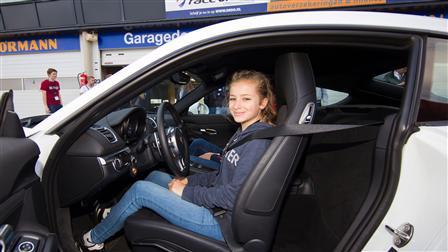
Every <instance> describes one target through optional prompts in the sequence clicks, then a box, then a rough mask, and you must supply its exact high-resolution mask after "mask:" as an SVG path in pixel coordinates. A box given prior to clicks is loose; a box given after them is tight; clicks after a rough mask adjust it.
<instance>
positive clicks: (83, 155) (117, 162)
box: [58, 107, 157, 206]
mask: <svg viewBox="0 0 448 252" xmlns="http://www.w3.org/2000/svg"><path fill="white" fill-rule="evenodd" d="M154 117H155V115H151V114H147V113H146V111H145V110H144V109H143V108H140V107H131V108H125V109H121V110H118V111H114V112H112V113H110V114H108V115H107V116H106V117H104V118H102V119H101V120H99V121H98V122H96V123H95V124H94V125H92V126H91V127H90V128H89V129H88V130H87V131H85V132H84V133H83V134H82V135H81V136H80V137H79V138H78V139H77V140H76V141H75V143H74V144H73V145H72V146H71V147H70V149H69V150H68V151H67V153H66V155H65V156H64V157H63V160H62V163H61V164H62V166H61V167H60V169H61V170H60V174H61V176H60V177H59V185H58V186H59V199H60V203H61V205H62V206H69V205H71V204H74V203H76V202H79V201H80V200H82V199H84V198H87V197H89V196H91V195H94V194H95V193H97V192H99V191H101V190H103V189H104V188H105V187H106V186H108V185H109V184H110V183H112V182H113V181H115V180H117V179H119V178H120V177H123V176H129V175H130V173H131V171H130V170H131V168H132V169H134V170H135V169H136V170H140V171H141V170H144V169H149V168H151V167H153V166H154V165H156V164H157V161H156V158H154V156H153V155H152V151H151V147H150V146H148V145H147V143H148V141H147V138H148V137H150V136H151V135H152V134H153V133H154V132H156V131H157V125H156V122H155V119H154Z"/></svg>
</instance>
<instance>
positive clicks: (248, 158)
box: [182, 139, 270, 209]
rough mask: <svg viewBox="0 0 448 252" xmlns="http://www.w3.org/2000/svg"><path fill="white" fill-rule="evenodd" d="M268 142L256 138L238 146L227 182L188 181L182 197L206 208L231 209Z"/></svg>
mask: <svg viewBox="0 0 448 252" xmlns="http://www.w3.org/2000/svg"><path fill="white" fill-rule="evenodd" d="M269 144H270V140H264V139H257V140H252V141H250V142H248V143H246V144H244V145H242V146H240V147H238V149H240V150H241V151H239V152H238V155H239V156H240V159H239V160H238V163H237V166H236V167H235V168H234V173H233V176H232V178H231V181H229V183H226V184H224V185H215V186H213V187H206V186H201V185H196V186H192V185H190V183H189V185H188V186H186V187H185V188H184V190H183V193H182V198H183V199H185V200H187V201H190V202H192V203H195V204H196V205H199V206H205V207H208V208H214V207H221V208H224V209H232V208H233V205H234V203H235V199H236V197H237V195H238V192H239V191H240V189H241V186H242V185H243V183H244V181H245V180H246V178H247V176H248V175H249V173H250V172H251V171H252V169H253V168H255V166H256V165H257V163H258V161H259V160H260V158H261V157H262V156H263V154H264V152H265V151H266V149H267V148H268V146H269ZM223 162H227V161H223ZM229 169H232V168H229ZM189 181H190V178H189Z"/></svg>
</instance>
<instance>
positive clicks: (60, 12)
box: [0, 0, 448, 118]
mask: <svg viewBox="0 0 448 252" xmlns="http://www.w3.org/2000/svg"><path fill="white" fill-rule="evenodd" d="M447 5H448V4H447V3H445V2H440V1H412V0H408V1H406V0H387V1H386V0H365V1H360V0H346V1H331V0H315V1H303V0H286V1H281V0H280V1H279V0H277V1H276V0H271V1H270V0H253V1H237V0H151V1H140V0H114V1H101V0H50V1H48V0H2V1H0V92H3V91H6V90H9V89H12V90H14V92H15V104H16V111H17V113H18V114H19V116H20V117H21V118H24V117H28V116H33V115H38V114H44V109H43V105H42V98H41V95H40V90H39V89H40V83H41V81H42V80H43V79H45V78H46V70H47V69H48V68H50V67H51V68H55V69H57V70H58V80H59V82H60V83H61V96H62V100H63V103H68V102H69V101H71V100H73V99H75V98H76V97H77V96H79V88H80V81H79V79H80V78H79V77H80V74H81V73H86V74H88V75H93V76H94V77H95V79H96V82H97V83H99V82H100V81H101V80H103V79H104V78H105V77H106V76H108V75H109V74H113V73H115V72H117V71H119V70H120V69H121V68H123V67H124V66H126V65H128V64H130V63H131V62H133V61H134V60H136V59H138V58H139V57H141V56H143V55H144V54H146V53H149V52H151V51H152V50H154V49H155V48H157V47H158V46H160V45H163V44H165V43H167V42H169V41H171V40H173V39H175V38H177V37H180V36H182V35H183V34H185V33H188V32H191V31H192V30H195V29H198V28H200V27H202V26H206V25H209V24H213V23H216V22H222V21H225V20H229V19H234V18H239V17H243V16H248V15H256V14H263V13H275V12H279V11H292V10H309V9H330V8H331V9H340V10H374V11H389V12H403V13H412V14H418V15H435V16H438V17H442V18H445V17H446V7H447Z"/></svg>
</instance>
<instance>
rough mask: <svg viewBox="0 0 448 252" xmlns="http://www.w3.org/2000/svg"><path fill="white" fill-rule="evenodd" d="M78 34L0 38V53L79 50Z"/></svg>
mask: <svg viewBox="0 0 448 252" xmlns="http://www.w3.org/2000/svg"><path fill="white" fill-rule="evenodd" d="M79 50H80V45H79V36H78V35H77V34H71V35H54V36H41V37H33V38H27V39H20V38H19V39H0V55H7V54H27V53H47V52H59V51H79Z"/></svg>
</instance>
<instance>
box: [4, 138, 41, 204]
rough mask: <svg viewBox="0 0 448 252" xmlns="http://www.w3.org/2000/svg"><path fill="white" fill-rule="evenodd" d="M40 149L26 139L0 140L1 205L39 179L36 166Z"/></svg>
mask: <svg viewBox="0 0 448 252" xmlns="http://www.w3.org/2000/svg"><path fill="white" fill-rule="evenodd" d="M39 153H40V151H39V148H38V147H37V144H36V143H34V142H33V141H32V140H29V139H26V138H9V137H1V138H0V157H1V161H0V164H1V166H0V174H1V176H0V189H1V190H0V203H1V202H3V201H5V200H6V199H7V198H8V197H9V196H10V195H11V194H12V193H13V192H14V191H18V190H20V189H23V188H26V187H27V185H28V184H31V183H32V182H33V181H35V180H36V179H38V177H37V175H36V174H35V173H34V165H35V163H36V160H37V158H38V156H39Z"/></svg>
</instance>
